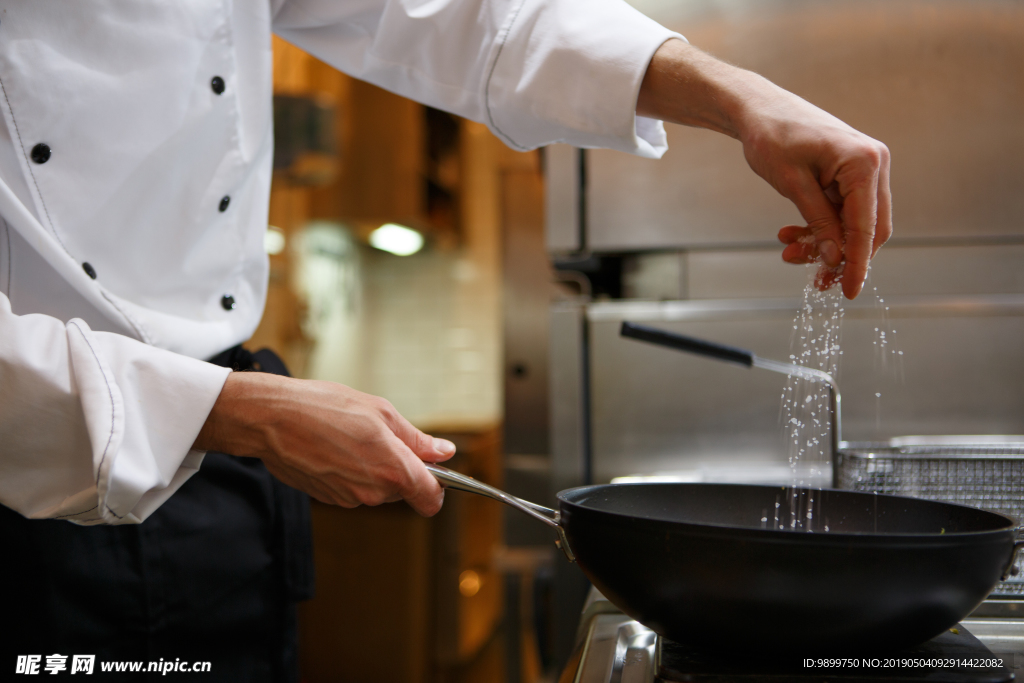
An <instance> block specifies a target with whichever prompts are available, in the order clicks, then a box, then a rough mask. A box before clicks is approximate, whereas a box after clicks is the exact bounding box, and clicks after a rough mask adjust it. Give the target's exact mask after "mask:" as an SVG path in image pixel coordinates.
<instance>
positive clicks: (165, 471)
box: [0, 294, 230, 524]
mask: <svg viewBox="0 0 1024 683" xmlns="http://www.w3.org/2000/svg"><path fill="white" fill-rule="evenodd" d="M229 372H230V371H229V370H227V369H225V368H219V367H216V366H214V365H211V364H209V363H204V362H202V361H198V360H195V359H191V358H187V357H185V356H181V355H178V354H175V353H171V352H169V351H163V350H161V349H157V348H155V347H152V346H148V345H146V344H143V343H142V342H138V341H135V340H132V339H129V338H128V337H124V336H121V335H117V334H112V333H109V332H94V331H92V330H91V329H89V327H88V325H86V324H85V323H84V322H82V321H81V320H78V319H74V320H71V321H69V322H68V323H66V324H65V323H63V322H61V321H60V320H57V319H56V318H52V317H49V316H45V315H23V316H18V315H15V314H13V313H12V312H11V306H10V302H9V300H8V299H7V297H6V296H4V295H2V294H0V503H2V504H3V505H5V506H7V507H9V508H11V509H13V510H15V511H17V512H19V513H21V514H22V515H24V516H26V517H31V518H47V517H48V518H62V519H68V520H71V521H74V522H78V523H81V524H103V523H106V524H124V523H138V522H141V521H142V520H144V519H145V518H146V517H147V516H149V515H150V514H151V513H152V512H153V511H154V510H156V508H158V507H159V506H160V504H161V503H163V502H164V501H165V500H167V498H168V497H169V496H170V495H171V494H172V493H174V491H176V490H177V489H178V488H179V487H180V486H181V485H182V484H183V483H184V482H185V481H186V480H187V479H188V478H189V477H190V476H191V475H192V474H194V473H195V472H196V470H197V469H198V468H199V465H200V463H201V462H202V459H203V455H204V454H203V453H201V452H198V451H193V450H190V449H191V446H192V443H193V442H194V441H195V438H196V436H197V434H198V433H199V430H200V428H201V427H202V425H203V423H204V422H205V420H206V416H207V415H208V414H209V412H210V410H211V409H212V407H213V403H214V402H215V401H216V399H217V396H218V395H219V394H220V390H221V388H222V387H223V384H224V380H225V379H226V378H227V375H228V373H229Z"/></svg>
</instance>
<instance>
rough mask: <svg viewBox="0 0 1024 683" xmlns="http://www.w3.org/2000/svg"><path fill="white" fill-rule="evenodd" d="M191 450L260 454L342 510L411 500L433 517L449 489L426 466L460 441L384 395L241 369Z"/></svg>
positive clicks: (288, 479)
mask: <svg viewBox="0 0 1024 683" xmlns="http://www.w3.org/2000/svg"><path fill="white" fill-rule="evenodd" d="M194 448H197V449H199V450H208V451H219V452H222V453H230V454H231V455H239V456H248V457H254V458H260V459H262V460H263V462H264V464H265V465H266V466H267V469H268V470H270V471H271V473H273V474H274V476H276V477H277V478H278V479H280V480H281V481H283V482H284V483H286V484H288V485H290V486H293V487H294V488H297V489H300V490H302V491H305V492H306V493H308V494H309V495H311V496H313V497H314V498H316V499H317V500H320V501H323V502H324V503H331V504H334V505H340V506H342V507H349V508H351V507H356V506H358V505H380V504H381V503H389V502H393V501H397V500H405V501H406V502H407V503H409V505H410V506H412V508H413V509H414V510H416V512H418V513H420V514H421V515H424V516H427V517H429V516H430V515H433V514H436V513H437V512H438V510H440V509H441V504H442V503H443V502H444V492H443V490H442V489H441V487H440V485H438V483H437V480H436V479H434V477H433V475H431V474H430V472H428V471H427V469H426V468H425V467H424V466H423V463H424V462H441V461H443V460H447V459H448V458H450V457H451V456H452V455H454V454H455V444H453V443H451V442H450V441H446V440H444V439H435V438H432V437H430V436H428V435H426V434H424V433H423V432H421V431H420V430H418V429H416V428H415V427H413V426H412V425H411V424H409V422H408V421H407V420H406V419H405V418H404V417H402V416H401V415H399V414H398V411H397V410H395V408H394V406H392V405H391V404H390V403H388V402H387V401H385V400H384V399H382V398H378V397H376V396H370V395H369V394H364V393H362V392H359V391H356V390H355V389H350V388H348V387H346V386H344V385H341V384H335V383H333V382H317V381H313V380H302V379H292V378H289V377H279V376H277V375H269V374H264V373H257V372H235V373H232V374H231V375H229V376H228V379H227V382H226V383H225V384H224V389H223V390H222V391H221V394H220V396H219V397H218V398H217V402H216V404H215V405H214V407H213V410H212V411H211V413H210V416H209V417H208V418H207V420H206V424H205V425H204V426H203V428H202V430H201V431H200V432H199V436H198V437H197V438H196V442H195V445H194Z"/></svg>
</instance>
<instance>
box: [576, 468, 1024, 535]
mask: <svg viewBox="0 0 1024 683" xmlns="http://www.w3.org/2000/svg"><path fill="white" fill-rule="evenodd" d="M625 486H630V487H634V486H642V487H661V486H674V487H700V488H703V487H714V486H718V487H729V488H747V489H761V490H775V489H782V490H785V489H789V488H796V489H798V490H801V491H825V492H834V493H840V494H843V495H844V496H864V497H865V498H866V497H872V498H873V497H875V496H882V497H884V498H888V499H897V500H909V501H913V502H914V503H915V504H925V505H934V506H938V507H952V508H959V509H961V510H968V511H970V512H972V513H978V514H982V515H991V516H993V517H995V518H997V519H999V520H1002V521H1003V522H1005V524H1004V525H1003V526H1001V527H999V528H995V529H985V530H979V531H951V532H948V533H941V532H940V533H934V532H931V533H925V532H912V533H906V532H892V533H878V532H860V531H827V532H825V531H821V532H808V531H803V530H791V529H758V528H755V527H745V526H735V525H730V524H717V523H710V522H701V523H695V522H681V521H678V520H671V519H662V518H658V517H643V516H640V515H634V514H628V513H624V512H616V511H613V510H601V509H597V508H593V507H588V506H586V505H584V504H582V503H579V502H576V501H572V500H568V499H567V497H568V496H570V495H573V494H576V495H582V494H584V493H586V492H591V491H599V490H606V489H610V488H619V487H625ZM557 498H558V502H559V506H560V507H561V508H562V509H563V511H564V509H565V508H569V509H570V510H576V511H579V512H582V513H585V514H598V515H607V516H609V517H612V518H614V519H617V520H620V521H630V520H633V521H642V522H649V523H657V524H671V525H673V527H674V528H677V529H679V530H680V531H686V532H688V533H698V534H699V533H705V534H715V535H718V534H721V533H726V532H727V533H729V534H730V535H743V536H746V535H748V534H749V535H751V536H753V537H756V538H759V539H762V540H766V541H767V540H771V541H774V542H794V541H795V540H796V539H807V540H803V541H801V542H805V543H827V542H829V540H833V541H836V542H850V541H854V540H856V541H858V542H871V541H879V542H888V543H891V542H892V541H893V540H900V541H915V542H918V543H933V542H936V541H938V542H939V543H940V544H947V543H952V542H958V541H969V540H971V539H975V540H979V541H980V540H982V539H984V538H985V537H988V536H994V535H1000V534H1006V533H1010V534H1013V533H1014V532H1017V531H1024V525H1021V524H1018V523H1017V522H1015V521H1014V520H1013V519H1011V518H1010V517H1007V516H1006V515H1004V514H1002V513H999V512H993V511H991V510H985V509H982V508H976V507H971V506H970V505H962V504H960V503H947V502H945V501H936V500H927V499H924V498H913V497H911V496H896V495H893V494H888V493H867V492H864V491H850V490H847V489H835V488H814V487H807V486H797V487H789V486H780V485H764V484H734V483H720V482H629V483H623V484H589V485H587V486H575V487H572V488H569V489H564V490H562V491H559V492H558V494H557ZM810 539H815V540H810Z"/></svg>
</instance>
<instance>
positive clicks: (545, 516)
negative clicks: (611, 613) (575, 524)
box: [426, 463, 576, 562]
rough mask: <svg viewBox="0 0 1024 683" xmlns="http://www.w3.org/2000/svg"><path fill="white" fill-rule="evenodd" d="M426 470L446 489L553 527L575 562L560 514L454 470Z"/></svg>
mask: <svg viewBox="0 0 1024 683" xmlns="http://www.w3.org/2000/svg"><path fill="white" fill-rule="evenodd" d="M426 467H427V470H428V471H429V472H430V473H431V474H432V475H434V478H435V479H437V481H438V483H439V484H441V486H443V487H445V488H446V489H453V490H455V491H466V492H467V493H475V494H477V495H480V496H484V497H485V498H492V499H494V500H496V501H498V502H501V503H504V504H505V505H509V506H511V507H514V508H515V509H517V510H519V511H520V512H525V513H526V514H528V515H530V516H531V517H533V518H534V519H538V520H540V521H541V522H544V523H545V524H547V525H548V526H550V527H553V528H554V529H555V531H557V532H558V540H557V541H555V545H557V546H558V547H559V548H560V549H561V550H562V552H563V553H565V556H566V558H568V560H569V561H570V562H575V561H576V556H575V555H573V553H572V549H570V548H569V539H568V538H567V537H566V535H565V529H564V528H563V527H562V524H561V514H559V513H558V512H557V511H556V510H552V509H551V508H546V507H544V506H543V505H537V504H536V503H531V502H530V501H528V500H523V499H522V498H516V497H515V496H513V495H511V494H509V493H505V492H504V491H502V490H501V489H496V488H494V487H493V486H489V485H487V484H485V483H483V482H481V481H477V480H476V479H474V478H473V477H467V476H466V475H464V474H460V473H459V472H456V471H455V470H450V469H448V468H447V467H441V466H440V465H434V464H431V463H426Z"/></svg>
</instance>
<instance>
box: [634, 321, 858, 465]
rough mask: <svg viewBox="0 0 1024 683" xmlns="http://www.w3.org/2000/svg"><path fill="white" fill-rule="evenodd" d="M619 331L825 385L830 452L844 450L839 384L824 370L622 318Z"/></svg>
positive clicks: (639, 338) (649, 341) (676, 347)
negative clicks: (830, 421)
mask: <svg viewBox="0 0 1024 683" xmlns="http://www.w3.org/2000/svg"><path fill="white" fill-rule="evenodd" d="M619 334H621V335H622V336H623V337H629V338H630V339H638V340H640V341H645V342H647V343H649V344H655V345H657V346H665V347H668V348H670V349H676V350H679V351H687V352H689V353H694V354H697V355H698V356H707V357H708V358H714V359H716V360H722V361H726V362H729V363H738V364H739V365H743V366H746V367H748V368H760V369H761V370H770V371H771V372H777V373H779V374H781V375H788V376H790V377H799V378H801V379H805V380H809V381H811V382H819V383H821V384H824V385H825V386H827V387H828V391H829V403H830V404H831V406H830V407H831V409H832V453H833V455H835V454H838V453H839V452H840V451H841V450H842V449H843V446H844V444H843V436H842V434H843V428H842V410H841V405H842V401H843V398H842V396H840V395H839V385H838V384H836V380H835V378H833V377H832V375H830V374H828V373H827V372H824V371H823V370H816V369H814V368H808V367H805V366H803V365H797V364H796V363H783V362H782V361H777V360H771V359H770V358H761V357H760V356H757V355H754V353H752V352H750V351H746V350H744V349H737V348H736V347H733V346H726V345H725V344H717V343H715V342H709V341H706V340H704V339H696V338H695V337H687V336H686V335H684V334H676V333H675V332H669V331H667V330H659V329H658V328H656V327H648V326H647V325H637V324H636V323H631V322H628V321H625V320H624V321H622V328H621V329H620V330H619Z"/></svg>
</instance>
